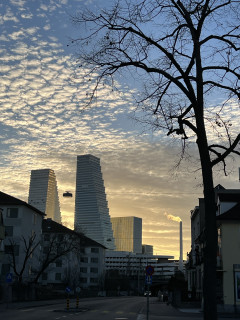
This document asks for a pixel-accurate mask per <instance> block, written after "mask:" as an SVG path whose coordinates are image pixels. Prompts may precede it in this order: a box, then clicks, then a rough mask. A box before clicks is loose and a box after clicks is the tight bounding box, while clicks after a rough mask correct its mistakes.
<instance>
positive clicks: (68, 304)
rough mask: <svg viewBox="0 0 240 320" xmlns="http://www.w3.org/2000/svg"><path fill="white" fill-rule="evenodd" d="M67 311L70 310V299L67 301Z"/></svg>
mask: <svg viewBox="0 0 240 320" xmlns="http://www.w3.org/2000/svg"><path fill="white" fill-rule="evenodd" d="M67 310H69V299H67Z"/></svg>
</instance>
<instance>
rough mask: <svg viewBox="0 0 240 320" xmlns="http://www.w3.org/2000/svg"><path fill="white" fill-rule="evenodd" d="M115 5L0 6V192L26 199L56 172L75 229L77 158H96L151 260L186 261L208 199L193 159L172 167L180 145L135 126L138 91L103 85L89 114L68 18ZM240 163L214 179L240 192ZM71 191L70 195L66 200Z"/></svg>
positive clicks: (118, 208)
mask: <svg viewBox="0 0 240 320" xmlns="http://www.w3.org/2000/svg"><path fill="white" fill-rule="evenodd" d="M111 3H112V0H109V1H99V0H92V1H90V0H89V1H87V0H86V1H81V0H71V1H70V0H2V1H1V2H0V43H1V45H0V75H1V77H0V111H1V112H0V177H1V178H0V190H1V191H2V192H5V193H8V194H10V195H12V196H15V197H17V198H19V199H21V200H24V201H27V199H28V191H29V182H30V173H31V170H34V169H44V168H50V169H53V170H54V171H55V174H56V177H57V183H58V189H59V199H60V205H61V212H62V222H63V224H65V225H67V226H69V227H71V228H72V227H73V219H74V195H75V179H76V160H77V155H82V154H93V155H94V156H97V157H99V158H100V161H101V167H102V173H103V179H104V184H105V188H106V194H107V200H108V204H109V212H110V215H111V216H112V217H120V216H136V217H140V218H142V221H143V243H144V244H149V245H153V246H154V253H155V254H159V255H173V256H175V258H176V259H178V258H179V222H178V221H174V220H179V219H181V220H182V221H183V239H184V242H183V250H184V258H186V253H187V252H189V251H190V239H191V232H190V211H191V210H192V209H193V208H194V207H195V206H196V205H198V198H199V197H202V188H201V175H200V170H196V168H197V167H196V165H195V162H194V161H195V160H191V159H189V160H188V161H186V162H184V163H183V164H182V165H181V167H180V169H176V164H177V162H178V159H179V153H180V151H181V148H180V147H179V145H178V144H177V143H176V142H175V141H173V140H171V139H170V138H169V137H166V136H165V135H163V134H161V133H158V132H152V131H151V130H149V129H148V128H145V127H142V126H141V125H140V124H139V123H137V122H136V121H135V120H134V110H135V105H134V100H133V95H134V93H136V91H137V88H136V89H134V88H133V86H131V88H128V87H127V86H126V83H119V91H113V90H112V88H110V87H108V86H104V87H102V88H100V89H99V92H98V99H97V102H96V103H95V104H94V105H93V106H92V107H90V108H87V109H85V110H84V111H83V106H84V102H85V101H86V97H87V95H88V90H89V84H88V83H85V84H84V83H82V81H81V76H82V74H83V72H84V71H83V70H81V69H78V68H77V64H76V51H75V49H74V47H71V46H70V47H69V46H68V44H69V41H70V38H71V37H72V36H73V35H75V34H77V28H76V26H74V25H73V24H72V21H71V14H74V13H75V12H77V11H78V10H79V9H81V8H83V7H84V6H86V7H88V8H90V9H92V8H97V7H100V6H104V5H105V6H108V5H110V4H111ZM191 152H192V153H195V151H194V148H192V149H191V151H190V153H191ZM238 167H240V161H239V160H237V161H235V163H234V165H232V164H231V166H230V171H232V174H231V175H229V176H228V177H223V174H222V173H221V172H216V174H215V185H217V184H218V183H221V184H222V185H223V186H224V187H226V188H239V179H238ZM65 191H70V192H72V193H73V198H63V196H62V194H63V192H65Z"/></svg>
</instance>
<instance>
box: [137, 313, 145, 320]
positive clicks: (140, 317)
mask: <svg viewBox="0 0 240 320" xmlns="http://www.w3.org/2000/svg"><path fill="white" fill-rule="evenodd" d="M137 320H146V316H145V314H142V313H139V314H138V316H137Z"/></svg>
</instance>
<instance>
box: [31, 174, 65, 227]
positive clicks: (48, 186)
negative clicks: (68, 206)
mask: <svg viewBox="0 0 240 320" xmlns="http://www.w3.org/2000/svg"><path fill="white" fill-rule="evenodd" d="M28 203H29V204H31V205H32V206H33V207H35V208H37V209H38V210H40V211H42V212H44V213H45V214H46V218H51V219H52V220H54V221H56V222H58V223H61V212H60V204H59V197H58V188H57V180H56V175H55V173H54V171H53V170H52V169H39V170H32V171H31V178H30V187H29V196H28Z"/></svg>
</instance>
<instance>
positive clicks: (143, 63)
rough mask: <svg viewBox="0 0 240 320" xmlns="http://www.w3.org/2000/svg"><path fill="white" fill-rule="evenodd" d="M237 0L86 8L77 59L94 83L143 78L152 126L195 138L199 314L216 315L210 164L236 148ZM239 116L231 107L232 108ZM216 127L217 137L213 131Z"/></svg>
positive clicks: (143, 0) (142, 0)
mask: <svg viewBox="0 0 240 320" xmlns="http://www.w3.org/2000/svg"><path fill="white" fill-rule="evenodd" d="M239 9H240V1H230V0H229V1H226V0H201V1H200V0H198V1H193V0H188V1H175V0H161V1H160V0H136V1H127V0H126V1H121V0H119V1H117V2H116V3H115V5H113V6H112V7H111V8H110V9H106V10H104V9H102V10H101V11H99V12H95V13H94V12H93V11H84V12H79V13H77V14H76V15H75V16H74V17H73V22H74V23H76V24H79V26H80V28H79V37H78V38H76V39H72V43H73V44H77V45H79V46H78V48H79V62H80V63H81V67H84V69H85V70H87V71H86V75H87V77H89V80H91V79H94V80H95V83H94V88H93V91H92V92H91V94H90V95H88V99H89V100H88V103H89V104H91V102H93V98H94V97H95V95H96V94H97V90H98V88H99V85H100V84H101V83H104V82H105V81H108V80H109V79H110V80H111V81H112V83H114V80H115V79H117V76H118V75H119V74H120V73H121V72H122V73H123V72H125V73H127V74H129V75H130V74H132V75H133V76H134V77H135V79H138V80H139V83H142V84H143V85H142V87H141V90H142V92H141V93H142V95H141V99H138V101H137V103H138V106H139V107H140V108H141V110H143V111H144V112H145V113H146V114H147V115H148V116H151V123H152V126H154V127H155V128H157V129H159V130H161V131H163V132H165V133H166V134H167V135H169V136H170V135H171V136H178V137H179V138H180V140H179V141H181V143H182V150H183V154H184V150H185V146H186V143H187V142H188V141H192V142H196V145H197V148H198V152H199V159H200V165H201V170H202V181H203V192H204V199H205V233H204V237H205V248H204V286H203V295H204V319H211V320H214V319H217V309H216V252H217V231H216V207H215V199H214V183H213V167H214V166H215V165H219V164H222V165H223V170H224V171H225V173H226V161H225V160H226V158H227V156H229V155H230V154H235V155H240V153H239V141H240V134H239V130H238V128H236V127H234V126H232V122H231V120H232V119H231V117H233V114H231V106H233V105H234V106H237V104H239V97H240V92H239V79H240V73H239V71H240V70H239V69H240V67H239V47H240V46H239V40H240V35H239V28H240V23H239V22H240V19H239V14H240V13H239V12H240V10H239ZM234 116H236V114H235V115H234ZM213 134H215V137H214V138H213Z"/></svg>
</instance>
